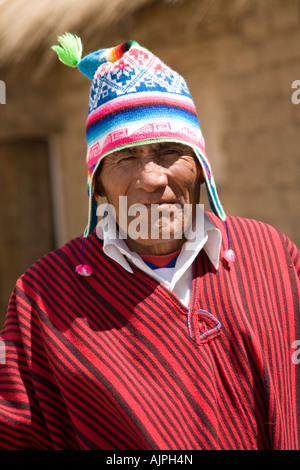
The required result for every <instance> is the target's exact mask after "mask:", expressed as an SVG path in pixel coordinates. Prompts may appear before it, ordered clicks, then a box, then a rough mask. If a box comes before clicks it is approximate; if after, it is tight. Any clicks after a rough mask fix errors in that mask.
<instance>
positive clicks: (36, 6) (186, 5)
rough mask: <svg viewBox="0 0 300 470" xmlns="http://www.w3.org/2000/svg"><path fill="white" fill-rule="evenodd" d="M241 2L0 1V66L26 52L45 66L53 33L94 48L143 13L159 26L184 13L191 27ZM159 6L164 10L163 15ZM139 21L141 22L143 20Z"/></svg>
mask: <svg viewBox="0 0 300 470" xmlns="http://www.w3.org/2000/svg"><path fill="white" fill-rule="evenodd" d="M245 3H246V1H245V0H231V1H230V2H228V0H227V1H225V2H224V0H84V1H83V0H0V66H2V67H3V66H4V67H5V66H9V65H11V64H14V65H20V64H22V63H24V62H25V61H27V59H28V58H30V57H31V56H32V54H38V55H39V57H40V58H41V60H42V61H43V62H48V65H49V63H53V61H54V60H55V58H54V55H53V54H52V53H51V50H50V46H51V45H52V44H53V43H55V42H56V37H57V35H60V34H63V33H64V32H65V31H71V32H76V33H77V34H80V35H81V37H82V38H83V39H84V42H85V43H89V41H91V43H92V42H93V38H95V37H97V38H98V44H99V36H100V37H101V36H102V38H103V37H104V36H105V34H108V33H110V32H111V31H112V29H113V28H117V29H118V30H119V29H120V28H119V27H122V26H124V25H125V26H127V28H128V24H129V25H130V24H132V19H133V18H134V17H136V16H137V15H139V14H141V12H142V13H143V11H145V10H148V11H150V10H151V9H152V12H153V9H154V10H155V9H158V10H159V9H160V12H159V15H160V17H159V18H160V21H161V27H162V28H164V26H165V25H166V23H168V21H169V22H170V21H173V19H172V17H170V15H169V13H170V12H171V11H172V12H174V11H175V14H176V9H179V10H178V11H179V15H180V14H181V16H182V12H183V11H186V12H187V15H188V16H189V19H190V20H191V25H192V26H193V25H194V26H195V24H196V23H199V22H200V21H201V20H203V18H204V17H205V16H206V15H207V14H208V13H209V12H211V11H216V9H218V8H220V6H221V4H225V5H226V6H225V9H227V10H228V9H230V14H231V15H232V14H233V13H235V12H236V11H240V10H241V9H242V8H243V7H244V5H245ZM229 4H230V6H229ZM163 7H165V8H168V12H167V13H166V11H165V14H164V12H163V11H162V10H161V9H162V8H163ZM180 12H181V13H180ZM221 15H224V7H223V10H222V11H221ZM150 16H151V15H150ZM152 17H153V14H152ZM170 18H171V19H170ZM143 20H144V21H145V24H146V22H147V21H148V17H147V18H145V16H144V18H143ZM195 20H196V23H195ZM130 22H131V23H130ZM149 34H150V33H149ZM126 39H128V38H126ZM130 39H135V38H130ZM96 47H97V46H96ZM104 47H108V46H107V45H104Z"/></svg>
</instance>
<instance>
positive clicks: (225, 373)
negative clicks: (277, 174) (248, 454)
mask: <svg viewBox="0 0 300 470" xmlns="http://www.w3.org/2000/svg"><path fill="white" fill-rule="evenodd" d="M209 217H210V218H211V219H212V220H213V222H214V223H215V224H216V226H217V227H219V228H220V230H221V231H222V232H223V235H225V234H224V228H223V224H222V223H221V222H220V221H219V220H218V219H217V218H216V217H215V216H213V215H209ZM228 226H229V229H230V234H231V243H232V248H233V249H234V251H235V253H236V262H235V263H234V264H232V265H231V266H228V265H227V263H225V262H224V263H223V262H220V266H219V269H218V271H216V270H215V269H214V267H213V266H212V264H211V263H210V261H209V259H208V258H207V256H206V254H205V252H204V251H203V250H202V251H201V252H200V254H199V256H198V257H197V259H196V261H195V262H194V277H193V291H192V298H191V302H190V306H189V308H186V307H185V306H184V305H183V304H182V303H181V302H180V301H179V300H178V299H177V298H176V296H175V295H174V294H173V293H172V292H170V291H168V290H167V288H165V287H164V286H163V285H161V284H159V283H158V282H157V281H155V280H154V279H152V278H150V277H149V276H148V275H147V274H145V273H143V272H142V271H140V270H138V269H137V268H135V267H134V266H133V271H134V272H133V274H131V273H128V272H127V271H125V270H124V269H123V268H122V267H120V265H118V264H117V263H116V262H114V261H112V260H111V259H110V258H108V257H107V256H105V255H104V254H103V251H102V242H101V240H99V239H98V238H97V236H96V234H95V232H93V233H92V234H91V235H90V236H89V237H88V239H87V240H86V242H85V256H86V259H87V262H88V263H89V265H91V266H92V268H93V274H92V276H90V277H81V276H78V275H77V274H76V273H75V272H74V266H76V264H77V263H78V259H80V249H81V241H82V238H81V237H78V238H76V239H74V240H72V241H70V242H69V243H67V244H66V245H65V246H63V247H62V248H61V249H58V250H56V251H54V252H52V253H50V254H48V255H46V256H45V257H43V258H42V259H41V260H39V261H37V262H36V263H35V264H34V265H33V266H32V267H31V268H30V269H29V270H28V271H27V272H26V273H25V274H24V275H23V276H22V277H21V278H20V279H19V280H18V282H17V285H16V288H15V290H14V292H13V294H12V297H11V300H10V303H9V309H8V314H7V319H6V323H5V326H4V328H3V331H2V334H1V336H0V339H1V341H2V343H1V344H2V347H3V348H2V349H3V350H5V360H2V361H1V362H2V363H1V364H0V448H1V449H23V448H25V449H56V450H59V449H67V450H68V449H80V450H84V449H88V450H93V449H105V450H111V449H114V450H118V449H119V450H122V449H125V450H130V449H134V450H139V449H152V450H158V449H161V450H175V449H179V450H184V449H189V450H192V449H199V450H200V449H234V450H235V449H298V448H299V436H300V433H299V429H300V402H299V400H300V354H299V355H297V349H295V346H296V345H297V344H300V343H299V340H300V321H299V320H300V318H299V270H300V257H299V253H298V252H297V249H296V247H295V245H294V244H293V243H292V242H291V241H290V240H289V239H288V238H287V237H286V236H284V235H283V234H281V233H279V232H277V231H276V230H275V229H273V228H272V227H270V226H268V225H265V224H262V223H260V222H256V221H252V220H248V219H241V218H234V217H228ZM2 357H4V352H3V354H2ZM298 358H299V360H298Z"/></svg>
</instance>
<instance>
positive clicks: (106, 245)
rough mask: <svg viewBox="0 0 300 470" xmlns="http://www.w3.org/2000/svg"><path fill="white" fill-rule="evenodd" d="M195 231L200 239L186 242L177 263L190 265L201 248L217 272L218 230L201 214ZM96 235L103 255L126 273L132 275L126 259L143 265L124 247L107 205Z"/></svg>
mask: <svg viewBox="0 0 300 470" xmlns="http://www.w3.org/2000/svg"><path fill="white" fill-rule="evenodd" d="M197 220H198V219H197ZM202 220H203V226H202V225H201V226H199V224H200V223H201V224H202ZM196 229H197V231H198V232H200V231H201V230H202V234H201V237H197V238H196V239H195V240H188V241H187V242H186V243H185V244H184V245H183V247H182V249H181V253H180V255H179V257H178V261H179V258H181V259H182V260H183V262H186V263H187V264H190V263H191V262H192V261H193V260H194V259H195V258H196V256H197V255H198V253H199V252H200V250H201V249H202V248H203V249H204V251H205V252H206V254H207V256H208V258H209V260H210V261H211V263H212V264H213V266H214V268H215V269H216V270H217V269H218V267H219V257H220V249H221V242H222V235H221V232H220V230H219V229H218V228H217V227H216V226H215V225H214V224H213V223H212V221H211V220H210V219H209V218H208V216H207V215H206V214H205V213H203V219H201V217H199V220H198V226H197V228H196ZM96 233H97V236H98V238H100V239H101V240H103V251H104V253H105V254H106V255H107V256H108V257H110V258H112V259H113V260H114V261H116V262H117V263H119V264H120V265H121V266H122V267H123V268H124V269H126V270H127V271H128V272H130V273H133V270H132V268H131V266H130V264H129V262H128V261H127V259H126V258H128V259H129V260H131V261H132V262H134V264H136V265H137V266H139V265H141V263H142V264H143V265H145V263H144V261H143V260H142V259H141V257H140V256H139V255H138V254H137V253H135V252H133V251H131V250H130V249H129V248H128V246H127V245H126V243H125V241H124V239H122V238H120V237H119V234H118V231H117V228H116V223H115V219H114V216H113V215H112V213H111V211H110V210H109V205H107V207H106V210H105V212H104V217H103V220H102V221H101V223H100V224H98V225H97V228H96ZM149 269H151V268H149Z"/></svg>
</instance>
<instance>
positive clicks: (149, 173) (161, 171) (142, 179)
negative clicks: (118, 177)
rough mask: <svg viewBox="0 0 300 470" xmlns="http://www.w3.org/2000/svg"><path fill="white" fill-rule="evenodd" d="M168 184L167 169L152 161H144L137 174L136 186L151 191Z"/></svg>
mask: <svg viewBox="0 0 300 470" xmlns="http://www.w3.org/2000/svg"><path fill="white" fill-rule="evenodd" d="M167 184H168V175H167V169H166V168H164V167H162V166H161V165H159V164H158V163H156V162H154V161H150V162H147V163H145V164H144V165H143V166H142V168H141V169H140V172H139V174H138V175H137V180H136V188H137V189H144V190H145V191H148V192H152V191H155V190H156V189H158V188H160V187H165V186H167Z"/></svg>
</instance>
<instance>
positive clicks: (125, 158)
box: [119, 155, 136, 162]
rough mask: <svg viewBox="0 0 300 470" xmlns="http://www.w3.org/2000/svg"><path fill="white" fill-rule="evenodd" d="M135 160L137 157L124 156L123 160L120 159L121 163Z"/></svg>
mask: <svg viewBox="0 0 300 470" xmlns="http://www.w3.org/2000/svg"><path fill="white" fill-rule="evenodd" d="M135 158H136V156H135V155H124V156H123V157H122V158H120V160H119V162H129V161H132V160H135Z"/></svg>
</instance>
